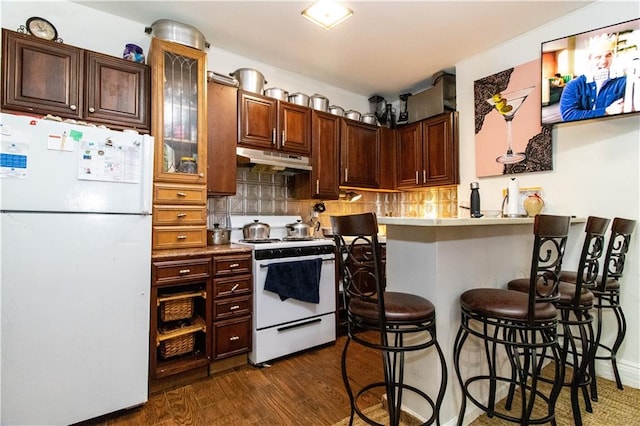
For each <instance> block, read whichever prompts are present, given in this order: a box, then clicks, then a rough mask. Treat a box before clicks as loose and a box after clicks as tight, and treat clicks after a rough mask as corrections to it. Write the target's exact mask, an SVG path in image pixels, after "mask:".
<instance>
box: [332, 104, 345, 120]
mask: <svg viewBox="0 0 640 426" xmlns="http://www.w3.org/2000/svg"><path fill="white" fill-rule="evenodd" d="M329 112H330V113H331V114H333V115H337V116H338V117H344V108H342V107H340V106H338V105H331V106H330V107H329Z"/></svg>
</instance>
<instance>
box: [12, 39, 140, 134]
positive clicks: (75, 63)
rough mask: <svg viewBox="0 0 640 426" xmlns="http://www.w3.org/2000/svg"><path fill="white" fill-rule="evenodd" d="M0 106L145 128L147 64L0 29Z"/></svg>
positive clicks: (33, 112) (105, 123) (123, 126)
mask: <svg viewBox="0 0 640 426" xmlns="http://www.w3.org/2000/svg"><path fill="white" fill-rule="evenodd" d="M2 55H3V56H2V75H3V82H2V109H3V110H11V111H20V112H26V113H31V114H37V115H47V114H52V115H56V116H60V117H62V118H71V119H76V120H86V121H89V122H92V123H99V124H104V125H106V126H109V127H111V128H115V129H123V128H135V129H137V130H140V131H148V130H149V105H150V97H149V82H150V72H149V67H148V66H147V65H144V64H139V63H135V62H131V61H126V60H124V59H120V58H116V57H112V56H108V55H103V54H101V53H98V52H92V51H88V50H84V49H80V48H77V47H74V46H70V45H66V44H61V43H56V42H53V41H48V40H42V39H39V38H36V37H34V36H31V35H27V34H21V33H16V32H14V31H9V30H6V29H3V30H2Z"/></svg>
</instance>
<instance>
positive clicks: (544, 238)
mask: <svg viewBox="0 0 640 426" xmlns="http://www.w3.org/2000/svg"><path fill="white" fill-rule="evenodd" d="M570 221H571V218H570V217H569V216H552V215H537V216H535V218H534V223H533V233H534V242H533V255H532V256H531V273H530V275H529V277H530V278H529V280H530V283H529V301H528V315H527V321H528V323H529V324H530V325H533V323H534V322H535V306H536V304H537V303H546V302H555V301H557V300H558V299H559V297H560V295H559V292H558V283H559V278H560V270H561V268H562V259H563V258H564V252H565V248H566V245H567V236H568V234H569V223H570Z"/></svg>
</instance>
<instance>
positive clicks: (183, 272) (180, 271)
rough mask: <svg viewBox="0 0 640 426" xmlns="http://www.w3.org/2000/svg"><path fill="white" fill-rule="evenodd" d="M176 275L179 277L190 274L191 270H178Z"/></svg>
mask: <svg viewBox="0 0 640 426" xmlns="http://www.w3.org/2000/svg"><path fill="white" fill-rule="evenodd" d="M178 273H179V274H180V275H184V274H189V273H191V269H180V270H179V271H178Z"/></svg>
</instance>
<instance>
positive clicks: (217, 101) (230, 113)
mask: <svg viewBox="0 0 640 426" xmlns="http://www.w3.org/2000/svg"><path fill="white" fill-rule="evenodd" d="M237 121H238V89H237V88H235V87H232V86H227V85H224V84H219V83H208V85H207V127H208V128H207V139H208V142H207V152H208V155H207V163H208V170H207V193H208V194H209V195H235V194H236V177H237V176H236V172H237V170H238V165H237V161H236V145H237V133H236V123H237Z"/></svg>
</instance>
